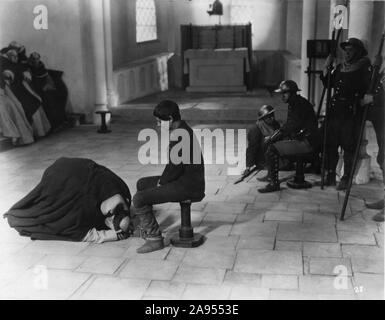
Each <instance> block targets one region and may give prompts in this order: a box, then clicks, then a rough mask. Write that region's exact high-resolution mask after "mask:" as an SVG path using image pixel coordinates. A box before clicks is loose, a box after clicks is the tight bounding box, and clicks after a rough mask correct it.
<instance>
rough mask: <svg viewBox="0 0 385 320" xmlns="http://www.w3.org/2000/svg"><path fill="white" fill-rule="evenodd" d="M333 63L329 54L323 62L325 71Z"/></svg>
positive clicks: (332, 58)
mask: <svg viewBox="0 0 385 320" xmlns="http://www.w3.org/2000/svg"><path fill="white" fill-rule="evenodd" d="M333 62H334V57H333V56H332V55H331V54H329V55H328V57H327V58H326V61H325V65H324V67H325V69H327V68H329V67H330V66H331V65H332V64H333Z"/></svg>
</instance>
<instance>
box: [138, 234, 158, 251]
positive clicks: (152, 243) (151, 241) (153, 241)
mask: <svg viewBox="0 0 385 320" xmlns="http://www.w3.org/2000/svg"><path fill="white" fill-rule="evenodd" d="M163 248H164V242H163V237H162V236H160V237H155V238H149V237H148V238H146V242H145V243H144V245H142V246H141V247H140V248H138V249H136V252H137V253H148V252H152V251H156V250H162V249H163Z"/></svg>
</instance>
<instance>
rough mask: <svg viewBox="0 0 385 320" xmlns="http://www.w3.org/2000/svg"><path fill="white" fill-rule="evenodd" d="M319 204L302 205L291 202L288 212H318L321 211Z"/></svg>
mask: <svg viewBox="0 0 385 320" xmlns="http://www.w3.org/2000/svg"><path fill="white" fill-rule="evenodd" d="M319 208H320V206H319V204H317V203H309V202H305V203H300V202H289V203H288V205H287V209H288V210H294V211H296V210H300V211H307V212H317V211H319Z"/></svg>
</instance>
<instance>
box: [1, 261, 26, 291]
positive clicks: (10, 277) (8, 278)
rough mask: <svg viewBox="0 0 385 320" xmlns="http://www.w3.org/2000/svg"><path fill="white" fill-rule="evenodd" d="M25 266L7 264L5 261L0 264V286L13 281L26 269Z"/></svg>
mask: <svg viewBox="0 0 385 320" xmlns="http://www.w3.org/2000/svg"><path fill="white" fill-rule="evenodd" d="M27 269H28V267H26V266H15V265H8V264H6V263H1V264H0V288H2V287H5V286H6V285H8V284H10V283H12V282H15V281H16V280H17V279H19V278H20V277H21V276H22V275H23V274H24V273H25V272H26V271H27Z"/></svg>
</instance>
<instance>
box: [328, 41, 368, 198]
mask: <svg viewBox="0 0 385 320" xmlns="http://www.w3.org/2000/svg"><path fill="white" fill-rule="evenodd" d="M340 46H341V48H342V50H343V51H344V61H343V62H342V63H341V64H338V65H337V66H336V68H335V69H334V70H333V71H332V76H331V86H332V87H333V88H334V95H333V96H332V100H331V106H330V110H329V112H328V122H327V123H328V124H327V127H326V130H327V135H326V150H324V152H325V160H326V161H325V167H326V170H327V177H326V183H325V184H326V185H329V186H331V185H336V166H337V162H338V147H339V146H341V147H342V149H343V151H344V175H343V176H342V177H341V180H340V183H339V184H338V186H337V190H345V189H346V188H347V184H348V180H349V173H350V172H351V170H353V168H352V166H353V157H354V150H355V148H356V144H357V140H358V133H359V129H360V128H359V126H360V120H361V117H362V110H361V108H357V106H359V105H360V100H361V99H362V98H363V97H364V95H365V93H366V91H367V90H368V87H369V82H370V75H371V64H370V60H369V58H368V57H367V54H368V52H367V51H366V49H365V47H364V45H363V43H362V41H361V40H359V39H357V38H349V39H348V40H347V41H346V42H342V43H341V45H340ZM333 60H334V58H333V57H332V56H329V57H328V58H327V60H326V63H325V69H324V71H323V74H322V75H321V80H322V81H323V83H324V85H326V79H327V76H326V75H327V69H328V67H329V66H330V65H331V64H332V63H333Z"/></svg>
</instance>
